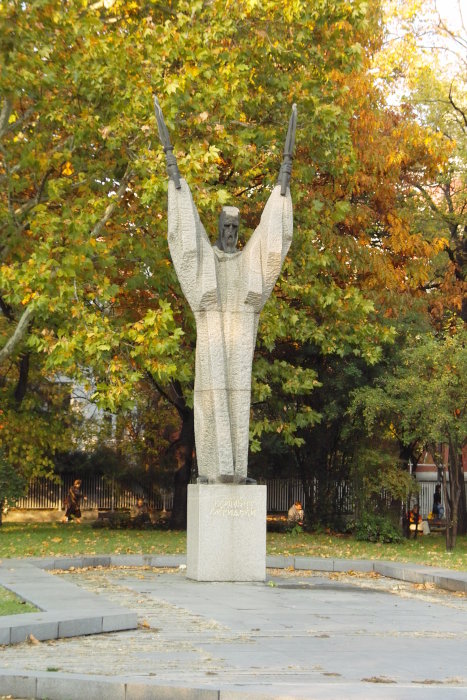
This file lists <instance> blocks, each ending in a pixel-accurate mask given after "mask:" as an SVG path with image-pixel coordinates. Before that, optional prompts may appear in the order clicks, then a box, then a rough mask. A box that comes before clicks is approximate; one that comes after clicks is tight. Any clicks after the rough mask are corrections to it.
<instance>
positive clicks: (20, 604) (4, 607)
mask: <svg viewBox="0 0 467 700" xmlns="http://www.w3.org/2000/svg"><path fill="white" fill-rule="evenodd" d="M28 612H37V608H35V607H34V605H30V603H25V602H24V601H22V600H21V598H18V596H16V595H15V594H14V593H12V592H11V591H7V590H6V588H2V587H1V586H0V615H19V614H20V613H28Z"/></svg>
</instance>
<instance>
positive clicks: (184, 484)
mask: <svg viewBox="0 0 467 700" xmlns="http://www.w3.org/2000/svg"><path fill="white" fill-rule="evenodd" d="M180 417H181V419H182V427H181V429H180V435H179V438H178V440H177V441H176V442H175V443H174V445H173V450H174V453H175V459H176V461H177V468H176V470H175V474H174V496H173V506H172V513H171V516H170V523H169V524H170V527H171V528H173V529H174V530H184V529H186V524H187V495H188V484H189V483H190V479H191V470H192V467H193V451H194V447H195V428H194V415H193V409H192V408H189V407H188V406H186V408H185V410H184V411H183V412H180Z"/></svg>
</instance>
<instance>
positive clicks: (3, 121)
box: [0, 98, 13, 138]
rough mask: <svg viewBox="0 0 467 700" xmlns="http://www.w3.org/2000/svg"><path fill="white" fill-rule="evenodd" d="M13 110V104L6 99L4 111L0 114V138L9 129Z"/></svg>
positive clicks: (3, 106)
mask: <svg viewBox="0 0 467 700" xmlns="http://www.w3.org/2000/svg"><path fill="white" fill-rule="evenodd" d="M12 109H13V103H12V102H11V101H10V100H9V99H8V98H5V99H4V100H3V105H2V111H1V112H0V138H1V137H2V136H3V134H4V133H5V132H6V130H7V129H8V124H9V119H10V114H11V111H12Z"/></svg>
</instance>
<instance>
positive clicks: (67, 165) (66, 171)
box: [62, 160, 75, 175]
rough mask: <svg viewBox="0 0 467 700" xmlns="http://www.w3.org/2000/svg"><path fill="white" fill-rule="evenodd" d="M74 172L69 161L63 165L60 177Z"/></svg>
mask: <svg viewBox="0 0 467 700" xmlns="http://www.w3.org/2000/svg"><path fill="white" fill-rule="evenodd" d="M74 172H75V171H74V170H73V166H72V164H71V163H70V161H69V160H67V162H66V163H65V165H64V166H63V168H62V175H73V173H74Z"/></svg>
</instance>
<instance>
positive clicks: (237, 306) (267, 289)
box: [168, 180, 293, 481]
mask: <svg viewBox="0 0 467 700" xmlns="http://www.w3.org/2000/svg"><path fill="white" fill-rule="evenodd" d="M168 218H169V226H168V241H169V248H170V253H171V256H172V260H173V263H174V266H175V270H176V272H177V276H178V279H179V281H180V285H181V287H182V290H183V293H184V294H185V296H186V298H187V301H188V303H189V304H190V306H191V308H192V310H193V313H194V315H195V319H196V329H197V343H196V372H195V393H194V414H195V439H196V455H197V461H198V472H199V475H200V476H201V477H205V478H207V479H208V480H210V481H216V480H219V478H220V479H221V480H222V478H228V479H230V480H233V481H241V480H243V479H245V478H246V477H247V464H248V429H249V420H250V394H251V367H252V362H253V353H254V348H255V343H256V332H257V329H258V318H259V313H260V311H261V309H262V308H263V306H264V304H265V303H266V300H267V299H268V297H269V295H270V294H271V292H272V290H273V288H274V285H275V283H276V280H277V278H278V276H279V273H280V270H281V266H282V263H283V261H284V258H285V256H286V254H287V251H288V249H289V247H290V243H291V241H292V232H293V215H292V200H291V197H290V191H289V190H288V191H287V195H286V196H285V197H282V196H281V194H280V187H275V188H274V190H273V192H272V193H271V196H270V197H269V199H268V201H267V203H266V206H265V208H264V211H263V214H262V216H261V221H260V224H259V226H258V227H257V229H256V230H255V232H254V233H253V235H252V236H251V238H250V240H249V241H248V243H247V244H246V246H245V247H244V248H243V250H240V251H237V252H235V253H225V252H224V251H222V250H220V249H219V248H217V247H216V246H211V243H210V241H209V239H208V237H207V235H206V231H205V230H204V227H203V225H202V223H201V221H200V218H199V215H198V212H197V210H196V207H195V204H194V202H193V199H192V196H191V192H190V189H189V187H188V185H187V183H186V182H185V180H181V189H180V190H177V189H175V186H174V184H173V182H172V181H170V182H169V206H168Z"/></svg>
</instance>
